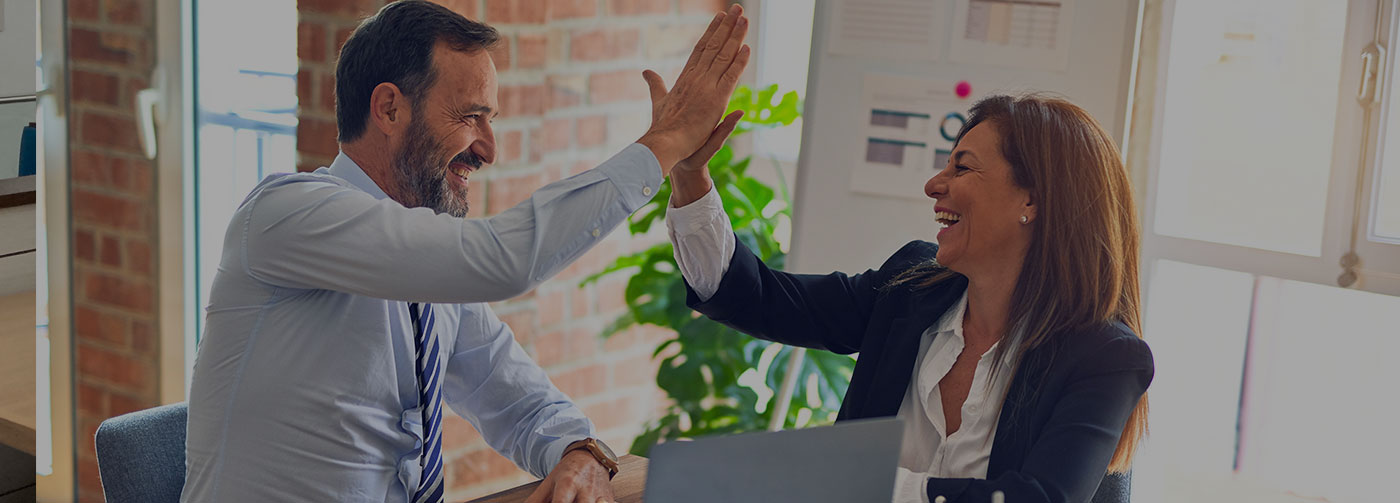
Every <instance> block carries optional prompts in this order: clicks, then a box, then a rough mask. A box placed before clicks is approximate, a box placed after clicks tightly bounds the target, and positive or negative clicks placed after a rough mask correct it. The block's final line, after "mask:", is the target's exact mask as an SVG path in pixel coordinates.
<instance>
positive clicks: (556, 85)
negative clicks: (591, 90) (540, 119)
mask: <svg viewBox="0 0 1400 503" xmlns="http://www.w3.org/2000/svg"><path fill="white" fill-rule="evenodd" d="M544 82H545V86H546V87H548V93H549V109H550V110H559V109H561V108H568V107H572V106H577V105H579V104H580V103H583V97H584V95H585V94H587V93H588V79H587V77H585V76H583V75H550V76H548V77H545V79H544Z"/></svg>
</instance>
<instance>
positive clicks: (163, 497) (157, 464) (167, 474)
mask: <svg viewBox="0 0 1400 503" xmlns="http://www.w3.org/2000/svg"><path fill="white" fill-rule="evenodd" d="M188 415H189V407H188V404H186V403H184V402H181V403H176V404H170V405H164V406H160V407H156V408H153V409H146V410H142V411H136V412H132V413H130V414H124V415H121V416H117V417H114V418H111V419H108V420H106V421H103V422H102V425H101V426H98V427H97V468H98V470H99V472H100V473H101V475H102V492H103V493H104V494H105V495H106V497H107V502H108V503H127V502H150V503H163V502H171V503H175V502H178V501H180V491H181V490H183V489H184V488H185V423H186V419H187V417H188Z"/></svg>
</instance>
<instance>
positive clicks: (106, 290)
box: [83, 273, 155, 313]
mask: <svg viewBox="0 0 1400 503" xmlns="http://www.w3.org/2000/svg"><path fill="white" fill-rule="evenodd" d="M83 279H84V281H83V295H84V296H85V298H86V300H88V301H90V302H94V303H96V304H99V305H107V306H113V307H121V308H125V309H128V310H131V311H133V312H138V313H151V312H153V311H152V308H153V307H154V304H155V292H154V290H153V289H152V288H151V285H150V283H149V282H147V281H137V280H132V279H129V278H123V277H118V276H113V275H110V274H103V273H88V274H87V275H86V277H85V278H83Z"/></svg>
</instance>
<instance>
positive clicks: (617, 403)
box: [583, 396, 641, 431]
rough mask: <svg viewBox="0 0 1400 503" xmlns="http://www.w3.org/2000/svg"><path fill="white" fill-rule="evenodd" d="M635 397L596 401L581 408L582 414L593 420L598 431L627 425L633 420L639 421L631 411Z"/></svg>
mask: <svg viewBox="0 0 1400 503" xmlns="http://www.w3.org/2000/svg"><path fill="white" fill-rule="evenodd" d="M635 400H636V399H635V398H632V397H630V396H625V397H621V398H614V399H612V400H608V401H606V402H602V403H596V404H593V405H590V406H588V407H584V408H583V415H585V416H588V419H590V420H592V421H593V425H594V426H595V427H597V428H598V430H599V431H603V430H611V429H613V428H617V427H620V426H627V425H630V424H632V423H634V422H636V423H640V422H641V420H640V419H638V418H637V417H636V415H635V414H634V413H633V411H632V402H633V401H635Z"/></svg>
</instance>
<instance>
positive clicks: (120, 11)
mask: <svg viewBox="0 0 1400 503" xmlns="http://www.w3.org/2000/svg"><path fill="white" fill-rule="evenodd" d="M148 4H149V5H155V3H154V2H151V1H150V0H103V2H102V7H103V9H102V10H103V11H106V13H107V21H108V22H109V23H113V24H124V25H137V26H143V27H144V26H147V25H149V23H150V22H151V21H153V20H152V19H149V17H148V15H147V14H146V9H145V8H144V7H145V6H146V5H148Z"/></svg>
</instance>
